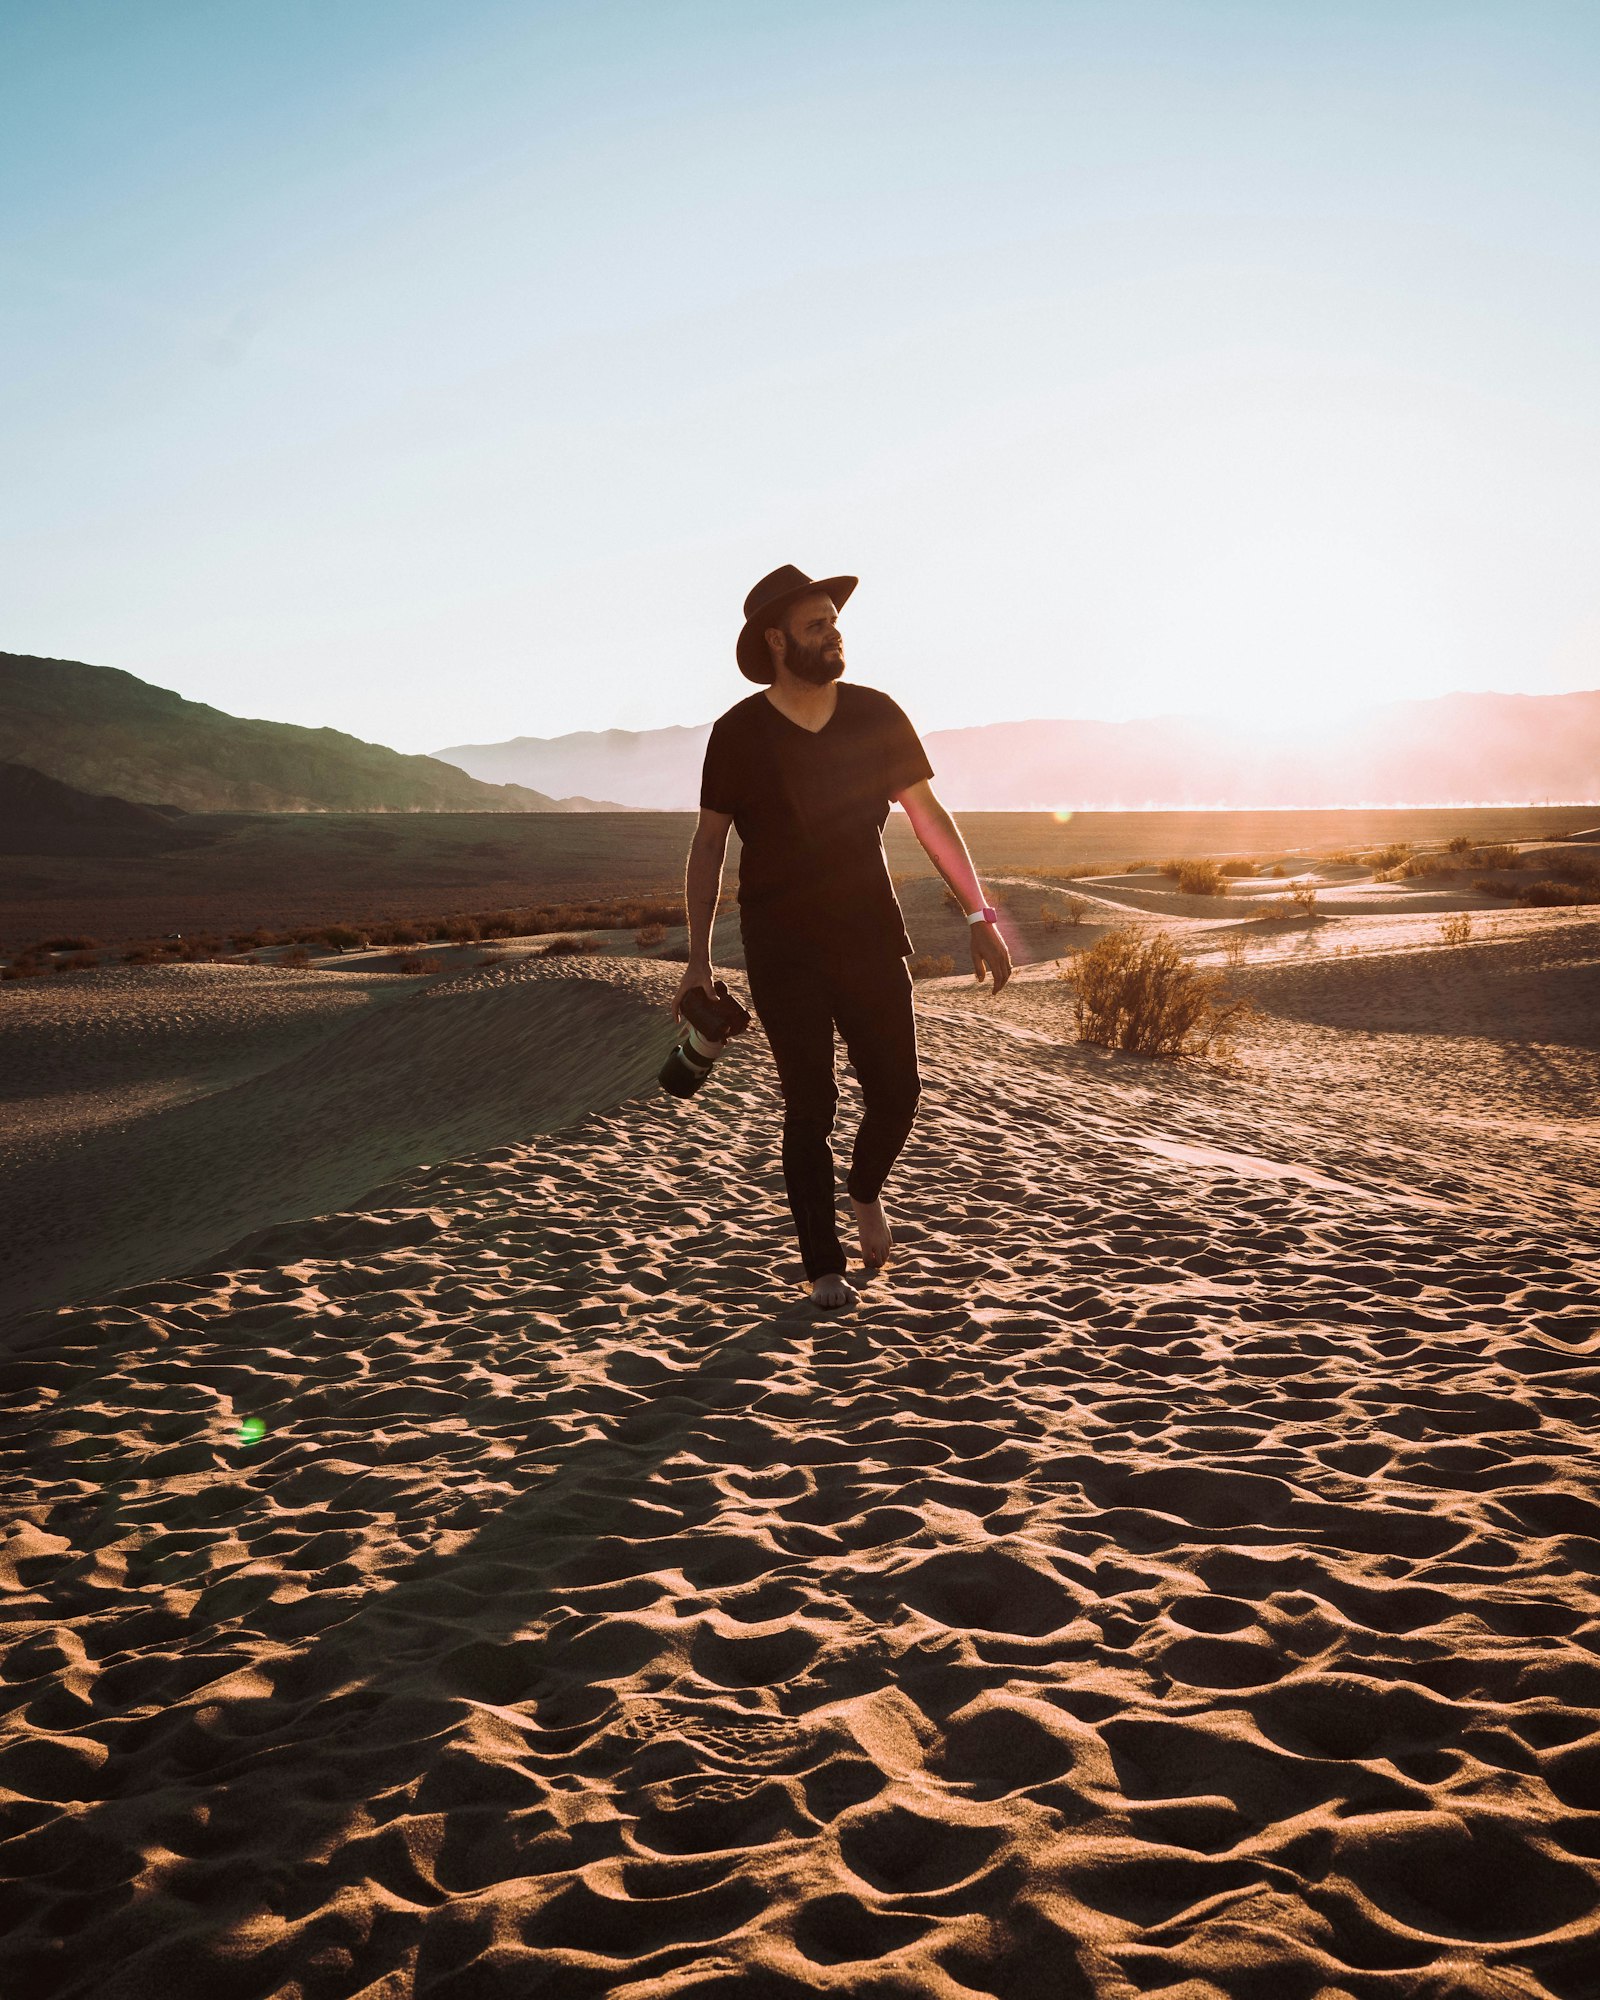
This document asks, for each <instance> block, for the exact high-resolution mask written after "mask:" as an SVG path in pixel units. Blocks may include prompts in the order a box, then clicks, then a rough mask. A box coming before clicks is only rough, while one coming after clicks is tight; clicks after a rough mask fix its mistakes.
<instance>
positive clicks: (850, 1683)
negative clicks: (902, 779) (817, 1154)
mask: <svg viewBox="0 0 1600 2000" xmlns="http://www.w3.org/2000/svg"><path fill="white" fill-rule="evenodd" d="M597 817H600V816H597ZM975 817H981V816H975ZM995 817H996V818H998V817H1000V816H995ZM1280 817H1284V818H1287V817H1288V816H1286V815H1285V816H1280ZM1526 818H1527V816H1526V815H1525V816H1524V820H1526ZM1568 821H1569V826H1568V830H1571V829H1572V828H1573V827H1581V815H1578V816H1576V817H1574V816H1573V815H1568ZM579 827H581V822H580V821H579V820H578V819H577V817H576V816H572V817H569V818H568V819H566V820H565V821H564V822H563V823H562V826H561V829H560V837H561V838H562V839H563V840H571V839H574V838H577V837H578V835H577V833H575V831H574V829H575V828H579ZM1550 830H1551V829H1550V828H1549V827H1548V826H1545V825H1541V827H1540V828H1539V829H1538V831H1539V832H1540V834H1541V835H1547V834H1548V833H1549V831H1550ZM1441 831H1442V829H1441ZM1069 834H1070V829H1064V830H1063V834H1062V840H1063V842H1065V841H1066V840H1067V838H1068V836H1069ZM296 837H298V836H296ZM406 837H407V838H410V837H412V836H411V834H410V832H409V830H406ZM497 837H498V836H497ZM1367 837H1372V836H1367ZM1482 837H1483V838H1486V839H1487V838H1495V839H1501V838H1506V837H1509V836H1508V831H1507V830H1506V829H1503V828H1501V827H1500V826H1498V825H1497V826H1496V827H1494V828H1493V829H1485V830H1484V831H1483V833H1482ZM1277 838H1278V839H1280V840H1284V839H1286V836H1285V834H1284V833H1283V831H1282V830H1281V829H1280V830H1279V832H1278V835H1277ZM1304 844H1305V847H1306V852H1304V853H1301V854H1295V855H1291V857H1290V862H1291V865H1290V866H1289V867H1288V868H1287V870H1286V874H1285V876H1284V877H1283V878H1269V877H1265V876H1263V877H1261V878H1260V879H1252V880H1250V881H1248V882H1243V881H1240V882H1235V883H1234V884H1232V885H1231V887H1230V893H1229V894H1228V895H1227V896H1225V897H1220V898H1218V897H1212V896H1201V895H1187V894H1183V893H1180V892H1179V891H1178V890H1177V889H1176V888H1174V887H1173V886H1172V884H1171V883H1170V882H1169V881H1168V880H1167V879H1166V878H1163V877H1160V876H1158V875H1154V874H1148V873H1128V872H1110V873H1105V874H1098V875H1093V876H1088V877H1086V878H1085V879H1083V880H1079V881H1075V882H1069V881H1067V880H1064V879H1061V878H1060V876H1059V874H1058V875H1055V876H1052V875H1050V874H1048V873H1047V872H1045V871H1043V870H1037V871H1034V872H1030V870H1029V867H1028V866H1027V857H1026V855H1022V854H1012V855H1010V856H1009V857H1007V858H1004V859H1000V860H998V861H994V860H990V859H988V858H986V856H985V855H984V854H983V853H981V852H980V851H979V844H978V842H977V841H976V840H974V842H973V847H974V855H975V858H976V859H977V860H978V862H979V867H980V872H982V873H983V875H984V880H985V883H986V886H988V887H989V888H990V891H991V894H992V897H993V900H995V901H996V902H998V903H999V904H1000V905H1001V908H1002V911H1003V913H1004V915H1003V927H1004V928H1005V929H1006V931H1007V935H1008V937H1010V938H1012V939H1013V940H1014V943H1013V953H1014V956H1015V957H1016V959H1017V964H1018V969H1017V971H1016V973H1015V975H1014V977H1013V979H1012V980H1011V982H1010V983H1009V984H1008V985H1007V987H1006V988H1005V990H1004V991H1003V992H1002V993H1001V994H999V995H998V996H996V995H995V994H993V992H992V991H991V989H990V987H989V986H988V984H987V983H984V984H981V985H980V984H978V983H976V982H975V981H974V980H973V978H972V976H971V973H970V971H969V970H968V969H967V967H966V966H965V964H964V962H963V959H962V958H961V957H957V958H956V961H955V964H954V967H953V970H952V971H951V972H950V973H949V974H947V975H940V974H939V973H937V972H934V973H933V974H932V976H928V977H924V978H921V979H919V980H918V982H917V986H916V1004H917V1011H918V1036H919V1047H920V1052H921V1060H922V1070H923V1096H922V1101H921V1105H920V1108H919V1113H918V1119H917V1123H916V1126H915V1128H914V1130H913V1133H912V1136H911V1139H910V1141H909V1143H908V1145H907V1148H906V1151H905V1153H904V1154H903V1156H902V1159H901V1162H900V1164H899V1166H898V1167H897V1169H896V1172H895V1174H894V1176H893V1178H892V1180H891V1182H890V1185H889V1188H888V1189H887V1190H886V1195H885V1199H886V1203H887V1205H888V1207H889V1210H890V1213H891V1217H892V1219H893V1223H894V1229H895V1238H896V1240H895V1247H894V1252H893V1255H892V1257H891V1260H890V1262H889V1264H888V1266H887V1267H886V1268H885V1269H884V1270H883V1271H882V1272H881V1273H878V1274H875V1275H870V1276H863V1275H862V1273H861V1272H860V1271H859V1269H853V1271H852V1274H851V1275H852V1281H853V1282H858V1283H859V1285H860V1288H861V1303H860V1304H859V1306H858V1307H856V1308H855V1309H853V1310H850V1311H847V1312H844V1313H840V1314H833V1315H830V1314H824V1313H821V1312H818V1311H817V1310H816V1309H815V1308H813V1307H812V1306H811V1305H810V1304H809V1303H808V1302H807V1301H806V1300H805V1297H804V1290H803V1286H802V1283H801V1272H800V1267H799V1263H798V1259H797V1257H796V1255H795V1250H794V1244H793V1239H792V1234H791V1231H790V1225H789V1220H788V1215H787V1211H786V1209H785V1206H784V1198H783V1186H782V1177H781V1172H780V1166H779V1139H780V1129H779V1118H780V1110H779V1104H778V1098H777V1091H776V1082H775V1078H774V1075H773V1071H772V1064H771V1058H770V1053H769V1051H768V1050H767V1047H766V1044H765V1040H764V1037H763V1035H762V1033H761V1030H760V1025H759V1022H757V1023H755V1024H754V1025H753V1027H752V1029H751V1031H750V1033H749V1034H747V1035H745V1036H742V1037H740V1038H738V1039H736V1040H735V1041H733V1042H731V1043H730V1045H729V1047H728V1049H727V1051H726V1053H725V1054H724V1055H723V1056H722V1058H721V1059H720V1060H719V1061H718V1063H717V1065H716V1067H715V1069H714V1071H713V1073H712V1076H711V1077H710V1079H709V1080H708V1081H707V1083H706V1084H705V1085H704V1086H703V1088H702V1089H701V1091H700V1092H699V1093H698V1094H697V1095H696V1096H695V1097H694V1098H692V1099H690V1100H687V1101H680V1100H677V1099H674V1098H671V1097H669V1096H667V1095H666V1094H665V1093H663V1092H662V1091H661V1090H660V1088H659V1087H658V1085H657V1084H656V1081H655V1078H656V1072H657V1069H658V1068H659V1066H660V1063H661V1060H662V1058H663V1056H664V1055H665V1054H666V1052H667V1050H668V1048H669V1047H670V1046H671V1044H672V1041H673V1040H674V1038H675V1034H676V1030H675V1028H674V1026H673V1023H672V1020H671V1013H670V1003H671V998H672V995H673V993H674V991H675V990H676V987H677V983H678V980H679V977H680V976H681V970H682V968H681V964H680V963H678V962H675V961H674V960H673V959H672V957H671V956H670V955H666V954H670V953H671V951H672V950H673V949H675V948H676V947H677V946H678V945H679V944H681V938H679V939H674V938H673V937H671V936H669V937H667V938H666V939H665V940H663V941H662V942H661V943H660V945H659V946H658V947H657V948H656V949H654V950H642V949H639V948H637V947H636V946H635V945H634V944H633V943H632V941H631V940H630V939H629V938H628V937H627V936H626V935H625V934H623V933H615V934H607V935H602V936H599V937H597V938H594V939H591V940H589V941H588V942H590V943H594V944H596V945H603V946H604V947H605V948H604V949H594V950H577V951H569V952H566V953H563V954H561V955H547V954H546V951H545V950H544V948H543V946H542V944H541V941H540V940H538V939H526V940H510V941H507V942H505V943H503V944H501V945H499V946H497V947H496V948H495V949H493V950H489V951H485V950H480V949H479V948H477V947H461V946H455V947H449V948H441V949H439V950H437V951H430V953H429V954H427V955H426V956H425V958H424V961H423V966H422V969H421V970H412V971H408V972H400V971H397V970H395V969H394V968H393V957H392V954H386V953H381V952H374V953H362V952H353V953H346V954H342V955H340V956H338V957H336V958H335V957H329V958H328V959H326V960H315V961H314V962H313V963H311V964H309V965H303V966H291V965H285V964H272V963H263V964H244V963H238V964H227V963H216V964H163V965H133V966H126V965H116V966H106V967H103V968H101V969H98V970H95V971H91V972H84V973H76V974H71V975H55V976H52V977H49V978H42V979H32V980H23V981H17V982H14V983H10V984H8V985H6V986H5V987H4V988H0V1105H3V1108H4V1136H3V1140H0V1200H3V1203H4V1211H5V1215H6V1240H5V1245H4V1251H3V1258H4V1262H3V1264H0V1300H3V1303H0V1345H3V1348H4V1353H3V1355H0V1396H3V1408H4V1425H3V1431H0V1474H3V1477H4V1481H5V1511H6V1520H7V1524H8V1525H7V1528H6V1533H5V1539H4V1541H3V1543H0V1618H3V1620H4V1626H3V1635H0V1648H3V1650H0V1994H3V1995H4V1996H5V2000H13V1996H15V2000H35V1996H38V2000H90V1996H93V2000H145V1997H146V1996H150V2000H186V1997H187V1996H194V2000H346V1997H347V1996H348V1997H349V2000H355V1996H360V1997H361V2000H409V1996H411V1995H419V1996H438V2000H480V1996H481V2000H501V1996H504V1997H505V2000H511V1996H518V2000H521V1996H532V1995H550V1996H567V1995H572V1996H590V1995H618V1996H624V2000H647V1996H649V2000H655V1996H663V1997H664V2000H699V1996H705V1997H706V2000H712V1996H723V1995H726V1996H729V2000H733V1996H749V1997H750V2000H763V1996H767V1995H772V1996H777V2000H788V1997H789V1996H800V1995H810V1994H829V1993H831V1994H850V1995H856V1994H859V1995H872V1996H889V1995H895V1996H904V1997H905V2000H913V1997H914V1996H915V1997H916V2000H920V1996H931V2000H971V1996H979V2000H1090V1996H1092V2000H1133V1996H1143V1995H1158V1996H1161V2000H1391V1996H1392V2000H1454V1997H1455V1996H1485V2000H1487V1996H1494V1997H1495V2000H1501V1997H1502V1996H1503V1997H1504V2000H1512V1996H1518V2000H1537V1996H1550V2000H1586V1996H1594V1995H1596V1994H1600V1582H1597V1579H1600V1481H1597V1476H1596V1475H1597V1468H1600V1449H1597V1444H1596V1427H1597V1419H1600V1367H1597V1355H1600V1287H1597V1278H1600V1191H1597V1177H1596V1166H1597V1157H1600V1155H1597V1144H1600V1111H1597V1102H1596V1096H1597V1093H1596V1084H1597V1081H1600V918H1597V915H1596V912H1595V910H1594V908H1593V906H1588V907H1585V906H1579V907H1573V908H1565V907H1556V908H1540V907H1522V906H1512V905H1510V904H1508V902H1507V901H1506V900H1505V899H1504V898H1502V897H1496V896H1494V895H1491V894H1488V893H1486V892H1482V891H1478V890H1475V889H1474V888H1473V887H1472V886H1471V885H1470V883H1465V882H1456V881H1454V880H1450V881H1443V880H1441V879H1430V878H1428V877H1426V876H1417V877H1413V878H1402V879H1390V880H1375V879H1373V875H1372V872H1371V871H1363V870H1361V869H1359V868H1355V867H1350V866H1334V865H1329V864H1323V863H1319V861H1318V858H1317V855H1316V853H1315V851H1314V849H1315V844H1316V843H1315V841H1314V840H1313V839H1312V838H1311V836H1310V834H1309V833H1308V834H1306V835H1305V841H1304ZM1173 845H1174V850H1175V851H1176V842H1174V843H1173ZM1122 846H1123V851H1124V853H1125V855H1126V854H1127V853H1128V852H1129V850H1128V843H1127V841H1126V839H1125V840H1124V841H1123V844H1122ZM1187 851H1190V852H1195V851H1201V850H1200V849H1199V848H1197V847H1194V846H1191V847H1190V848H1189V849H1188V850H1187ZM1209 851H1217V850H1216V847H1215V846H1213V847H1212V848H1211V849H1210V850H1209ZM1588 852H1589V853H1590V854H1591V855H1593V854H1595V853H1597V852H1600V850H1597V849H1596V848H1595V847H1594V846H1593V845H1591V846H1590V847H1589V849H1588ZM1064 858H1067V849H1066V848H1065V847H1064V846H1063V847H1062V848H1060V849H1059V850H1052V854H1051V856H1050V857H1049V859H1051V860H1052V861H1056V862H1059V861H1060V860H1062V859H1064ZM1091 859H1092V860H1093V861H1095V862H1096V863H1097V864H1101V865H1109V859H1110V857H1109V854H1106V855H1097V856H1093V857H1091ZM1296 877H1298V878H1300V879H1302V880H1305V881H1308V882H1312V883H1314V885H1315V886H1316V890H1317V894H1316V898H1315V906H1314V908H1312V907H1308V906H1304V905H1303V906H1302V907H1301V908H1300V909H1299V910H1298V911H1297V912H1292V911H1291V910H1290V909H1288V908H1287V907H1286V906H1285V904H1284V902H1283V895H1284V890H1285V884H1286V882H1292V881H1293V880H1294V879H1295V878H1296ZM62 879H63V880H64V878H62ZM56 886H59V884H57V885H56ZM51 893H54V889H53V888H52V891H51ZM139 893H140V895H141V896H144V895H145V894H146V893H147V892H146V890H145V889H144V888H141V889H140V892H139ZM943 893H944V892H943V886H942V884H940V883H938V882H937V881H936V880H933V879H931V878H929V879H924V880H916V879H910V880H905V881H903V882H902V884H901V887H900V895H901V900H902V903H903V905H904V907H905V910H906V915H907V919H908V925H909V927H910V929H911V932H912V936H913V939H914V941H915V943H916V945H917V948H918V952H919V955H926V956H929V957H934V956H936V955H937V954H938V953H941V952H943V953H951V954H956V953H961V954H964V952H965V937H964V935H963V930H964V927H963V926H962V925H961V924H960V920H959V918H955V919H954V920H953V921H952V917H951V913H950V912H949V911H948V910H946V909H945V908H944V906H943ZM148 894H149V896H150V898H151V899H152V900H151V905H150V907H151V908H152V909H155V908H156V907H157V901H158V898H159V884H158V883H157V884H154V885H153V886H151V887H150V888H149V890H148ZM725 896H726V902H725V908H724V914H723V916H722V917H721V918H720V919H719V925H718V931H717V949H716V958H717V968H718V970H719V972H723V973H725V975H726V976H727V977H728V979H729V982H730V984H731V985H732V986H734V988H735V990H738V986H739V970H738V968H739V954H738V948H737V921H736V917H734V916H733V915H732V893H731V880H730V884H729V886H728V888H727V889H726V890H725ZM485 900H489V898H488V897H487V896H486V898H485ZM243 914H245V915H248V914H249V913H248V912H246V913H243ZM1461 918H1466V919H1468V920H1469V921H1468V923H1467V925H1466V929H1465V931H1463V930H1462V928H1461V925H1460V922H1459V920H1460V919H1461ZM1452 919H1455V920H1457V921H1456V922H1455V923H1454V925H1453V926H1452V923H1451V920H1452ZM141 921H142V918H141ZM1129 924H1138V925H1139V926H1141V927H1142V928H1143V930H1144V931H1145V932H1147V933H1149V934H1156V933H1159V934H1162V935H1165V936H1168V937H1170V938H1171V939H1172V940H1173V941H1174V942H1175V943H1176V945H1177V946H1178V948H1179V949H1180V951H1182V952H1183V953H1184V954H1185V956H1186V957H1187V958H1188V959H1189V960H1190V961H1191V962H1192V963H1194V964H1195V965H1196V966H1198V967H1201V968H1203V969H1206V970H1215V971H1217V972H1218V973H1220V974H1221V975H1223V976H1224V978H1225V979H1226V980H1227V982H1228V984H1229V988H1230V990H1231V991H1233V992H1235V993H1237V994H1238V995H1239V996H1240V997H1242V998H1247V999H1249V1000H1250V1001H1251V1002H1252V1004H1253V1006H1254V1008H1255V1009H1256V1010H1257V1011H1256V1013H1255V1015H1254V1017H1253V1018H1252V1019H1251V1020H1250V1021H1249V1022H1247V1023H1246V1024H1245V1026H1244V1027H1243V1028H1242V1029H1241V1030H1240V1032H1239V1034H1238V1037H1237V1046H1236V1052H1235V1054H1234V1055H1233V1057H1232V1058H1231V1059H1230V1060H1221V1059H1204V1060H1201V1059H1194V1058H1185V1059H1183V1060H1179V1061H1169V1062H1158V1061H1152V1060H1150V1059H1147V1058H1143V1057H1140V1056H1137V1055H1133V1054H1128V1053H1125V1052H1123V1051H1121V1050H1117V1049H1111V1048H1106V1047H1101V1046H1096V1045H1093V1044H1090V1043H1085V1042H1082V1041H1080V1040H1079V1039H1078V1038H1077V1035H1076V1031H1075V1020H1074V1007H1073V988H1072V986H1071V984H1070V982H1069V981H1068V980H1066V979H1063V978H1062V977H1061V976H1060V975H1061V974H1062V972H1063V971H1064V970H1067V969H1069V968H1070V965H1071V962H1072V960H1073V958H1074V957H1075V955H1076V954H1077V953H1078V952H1080V951H1081V950H1083V949H1085V948H1086V947H1087V946H1088V945H1090V944H1091V943H1092V942H1093V941H1094V939H1095V938H1097V937H1099V936H1102V935H1105V934H1106V933H1108V932H1110V931H1112V930H1115V929H1116V928H1118V927H1121V926H1126V925H1129ZM842 1058H843V1052H842V1051H841V1063H842ZM858 1114H859V1094H858V1092H857V1090H856V1087H855V1083H854V1079H853V1077H852V1075H851V1074H850V1072H849V1069H848V1067H847V1066H842V1073H841V1102H840V1115H839V1127H838V1132H837V1134H836V1151H838V1152H839V1154H840V1155H841V1166H842V1159H843V1156H844V1155H845V1154H846V1153H847V1149H848V1142H849V1137H850V1135H851V1133H852V1132H853V1128H854V1124H855V1121H856V1118H857V1116H858Z"/></svg>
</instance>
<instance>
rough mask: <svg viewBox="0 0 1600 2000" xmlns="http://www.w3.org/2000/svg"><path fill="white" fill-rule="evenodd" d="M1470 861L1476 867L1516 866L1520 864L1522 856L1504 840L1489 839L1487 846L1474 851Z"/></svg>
mask: <svg viewBox="0 0 1600 2000" xmlns="http://www.w3.org/2000/svg"><path fill="white" fill-rule="evenodd" d="M1472 861H1473V866H1474V867H1477V868H1518V867H1520V866H1521V865H1522V856H1521V855H1520V854H1519V853H1518V852H1517V850H1516V849H1515V848H1514V847H1508V846H1507V845H1506V844H1505V842H1504V841H1491V842H1490V844H1489V845H1488V846H1487V847H1480V848H1477V849H1476V850H1475V851H1474V853H1473V856H1472Z"/></svg>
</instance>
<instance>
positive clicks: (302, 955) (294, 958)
mask: <svg viewBox="0 0 1600 2000" xmlns="http://www.w3.org/2000/svg"><path fill="white" fill-rule="evenodd" d="M278 963H279V964H280V965H309V964H310V963H311V953H310V952H309V951H308V950H307V949H306V947H305V946H304V945H303V944H292V945H290V947H289V949H288V950H287V951H286V952H285V953H284V954H283V956H282V958H280V959H279V960H278Z"/></svg>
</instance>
